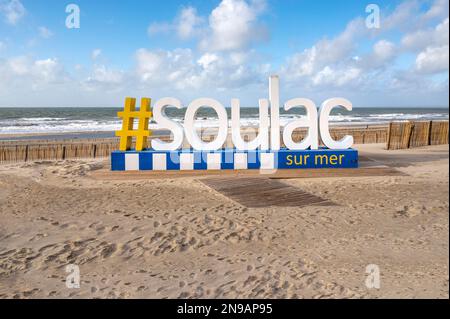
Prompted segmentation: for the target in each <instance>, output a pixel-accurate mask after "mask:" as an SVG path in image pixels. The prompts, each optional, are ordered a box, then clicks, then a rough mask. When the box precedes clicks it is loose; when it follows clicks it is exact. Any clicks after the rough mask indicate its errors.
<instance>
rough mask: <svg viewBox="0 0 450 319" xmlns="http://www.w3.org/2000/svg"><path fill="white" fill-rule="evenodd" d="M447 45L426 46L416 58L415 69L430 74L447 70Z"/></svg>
mask: <svg viewBox="0 0 450 319" xmlns="http://www.w3.org/2000/svg"><path fill="white" fill-rule="evenodd" d="M448 51H449V46H448V45H445V46H441V47H428V48H426V49H425V51H422V52H420V53H419V54H418V55H417V58H416V69H417V71H418V72H420V73H425V74H430V73H431V74H432V73H440V72H445V71H448V67H449V62H448V61H449V60H448V59H449V53H448Z"/></svg>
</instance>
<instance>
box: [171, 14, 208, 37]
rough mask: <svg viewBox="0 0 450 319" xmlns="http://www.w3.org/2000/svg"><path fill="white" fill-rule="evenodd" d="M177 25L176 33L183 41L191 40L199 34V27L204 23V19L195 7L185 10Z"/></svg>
mask: <svg viewBox="0 0 450 319" xmlns="http://www.w3.org/2000/svg"><path fill="white" fill-rule="evenodd" d="M177 20H179V22H178V23H177V25H176V31H177V34H178V36H179V37H180V38H181V39H189V38H191V37H193V36H195V35H196V34H197V33H198V27H199V26H200V25H201V23H202V22H203V18H201V17H199V16H198V15H197V9H195V8H193V7H187V8H184V9H183V10H182V11H181V13H180V16H179V18H178V19H177Z"/></svg>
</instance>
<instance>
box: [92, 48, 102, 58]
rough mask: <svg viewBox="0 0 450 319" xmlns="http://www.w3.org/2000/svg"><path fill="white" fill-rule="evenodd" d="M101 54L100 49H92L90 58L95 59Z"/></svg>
mask: <svg viewBox="0 0 450 319" xmlns="http://www.w3.org/2000/svg"><path fill="white" fill-rule="evenodd" d="M101 54H102V50H101V49H94V50H92V53H91V59H92V60H97V58H99V57H100V55H101Z"/></svg>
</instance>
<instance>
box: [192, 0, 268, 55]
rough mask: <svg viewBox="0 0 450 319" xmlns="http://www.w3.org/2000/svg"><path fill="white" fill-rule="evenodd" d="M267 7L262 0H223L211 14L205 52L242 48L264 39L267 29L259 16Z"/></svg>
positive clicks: (203, 47)
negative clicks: (260, 22) (260, 23)
mask: <svg viewBox="0 0 450 319" xmlns="http://www.w3.org/2000/svg"><path fill="white" fill-rule="evenodd" d="M265 6H266V3H265V1H262V0H261V1H251V2H247V1H244V0H222V2H221V3H220V4H219V6H218V7H217V8H215V9H214V10H213V11H212V12H211V14H210V16H209V27H208V30H207V33H206V36H205V37H204V38H203V39H202V41H201V42H200V47H201V48H202V49H203V50H205V51H226V50H240V49H243V48H246V47H248V46H249V45H250V43H251V42H252V41H255V40H261V39H264V38H265V37H266V30H265V29H264V28H263V27H262V26H261V25H259V24H258V23H257V19H258V17H259V16H260V15H261V14H262V13H263V12H264V9H265Z"/></svg>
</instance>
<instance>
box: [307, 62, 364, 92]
mask: <svg viewBox="0 0 450 319" xmlns="http://www.w3.org/2000/svg"><path fill="white" fill-rule="evenodd" d="M360 75H361V70H360V69H358V68H354V67H352V68H344V69H341V70H339V69H332V68H331V67H329V66H326V67H325V68H324V69H323V70H321V71H319V72H318V73H317V74H316V75H315V76H314V77H313V78H312V82H313V83H314V85H317V86H323V85H327V86H333V87H342V86H344V85H347V84H349V83H353V84H354V85H356V84H357V83H356V82H357V81H356V80H357V79H358V78H359V77H360Z"/></svg>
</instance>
